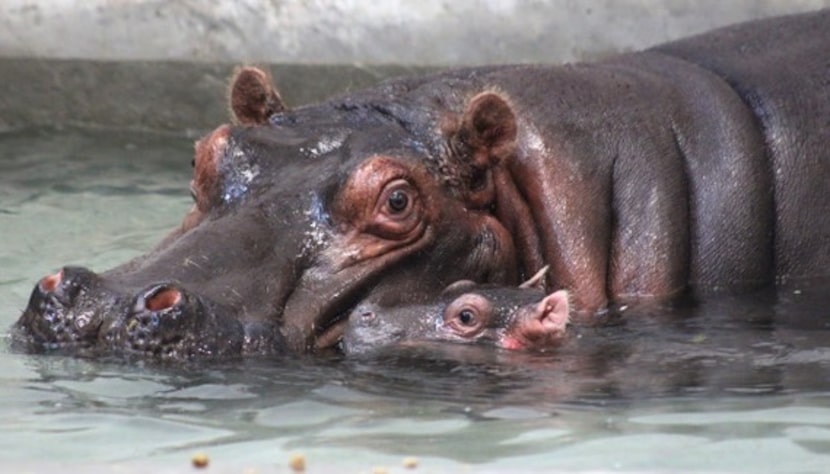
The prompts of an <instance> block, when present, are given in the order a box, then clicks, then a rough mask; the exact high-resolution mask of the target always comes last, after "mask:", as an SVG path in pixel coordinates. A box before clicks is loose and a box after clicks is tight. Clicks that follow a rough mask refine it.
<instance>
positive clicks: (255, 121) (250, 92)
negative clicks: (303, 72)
mask: <svg viewBox="0 0 830 474" xmlns="http://www.w3.org/2000/svg"><path fill="white" fill-rule="evenodd" d="M228 96H229V101H230V106H231V111H232V113H233V117H234V119H235V120H236V121H237V122H238V123H240V124H242V125H262V124H264V123H267V122H268V118H269V117H271V116H272V115H274V114H277V113H280V112H283V111H285V109H286V107H285V103H284V102H283V101H282V97H280V94H279V92H277V89H276V88H275V87H274V86H273V85H272V83H271V77H270V75H269V74H268V73H267V72H265V71H263V70H262V69H259V68H256V67H252V66H246V67H241V68H237V70H236V71H235V72H234V76H233V79H231V85H230V88H229V89H228Z"/></svg>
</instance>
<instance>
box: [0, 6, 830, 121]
mask: <svg viewBox="0 0 830 474" xmlns="http://www.w3.org/2000/svg"><path fill="white" fill-rule="evenodd" d="M827 6H830V0H765V1H749V0H737V1H732V2H722V1H716V0H616V1H611V0H596V1H573V0H553V1H547V2H545V1H531V0H475V1H473V0H471V1H454V2H449V1H439V0H422V1H414V0H413V1H406V0H388V1H383V2H369V1H356V0H328V1H324V0H316V1H313V0H282V1H280V0H270V1H269V0H219V1H207V0H179V1H169V0H39V1H36V0H5V1H3V2H2V3H0V85H1V86H0V87H2V88H3V89H2V91H3V92H2V93H0V128H12V127H20V126H27V125H61V124H82V125H94V126H111V127H119V128H121V127H125V128H144V129H158V130H196V131H198V130H200V129H204V128H210V127H212V126H215V125H216V124H217V123H220V122H223V121H225V120H226V119H227V112H226V106H225V103H224V89H225V83H226V80H227V77H228V75H229V74H230V72H231V70H232V67H233V65H234V64H239V63H257V64H263V65H268V66H269V67H270V68H271V69H272V71H273V72H274V75H275V77H276V80H277V82H278V85H279V87H280V89H281V90H282V92H283V94H284V96H285V98H286V100H287V101H288V102H289V103H290V104H294V105H297V104H302V103H307V102H312V101H316V100H320V99H322V98H324V97H326V96H328V95H331V94H333V93H335V92H339V91H342V90H348V89H356V88H360V87H365V86H366V85H369V84H372V83H374V82H376V81H378V80H380V79H384V78H387V77H391V76H395V75H400V74H408V73H414V72H421V71H423V70H432V69H435V68H440V67H447V66H452V65H477V64H491V63H515V62H545V63H562V62H570V61H580V60H590V59H595V58H598V57H602V56H605V55H608V54H612V53H615V52H621V51H631V50H637V49H642V48H645V47H648V46H650V45H653V44H657V43H660V42H663V41H667V40H671V39H676V38H680V37H683V36H688V35H691V34H695V33H700V32H703V31H706V30H708V29H711V28H714V27H718V26H722V25H726V24H730V23H736V22H740V21H745V20H749V19H754V18H761V17H767V16H774V15H779V14H785V13H795V12H802V11H809V10H814V9H819V8H822V7H827Z"/></svg>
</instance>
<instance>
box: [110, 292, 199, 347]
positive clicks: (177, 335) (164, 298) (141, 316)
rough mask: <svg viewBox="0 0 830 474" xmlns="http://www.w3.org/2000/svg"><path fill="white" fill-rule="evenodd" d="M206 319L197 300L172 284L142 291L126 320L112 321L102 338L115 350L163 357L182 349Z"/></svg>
mask: <svg viewBox="0 0 830 474" xmlns="http://www.w3.org/2000/svg"><path fill="white" fill-rule="evenodd" d="M202 318H203V315H202V304H201V302H200V300H199V298H198V297H196V296H193V295H191V294H189V293H187V292H186V291H185V290H184V289H182V288H179V287H177V286H176V285H174V284H171V283H163V284H156V285H152V286H150V287H149V288H147V289H145V290H143V291H140V292H139V293H138V294H137V295H136V296H135V297H134V301H133V302H132V304H131V305H130V307H129V311H128V313H127V314H126V316H125V317H123V318H118V319H114V320H112V321H110V324H109V325H108V326H107V327H106V328H105V329H104V330H103V331H102V334H101V337H102V340H103V341H104V342H105V344H106V345H108V346H110V347H111V348H112V349H113V350H114V351H116V352H120V351H126V352H138V353H145V354H152V355H159V356H164V355H168V354H169V353H171V352H174V351H177V350H180V349H181V347H180V346H181V344H182V342H183V341H184V340H185V339H186V338H187V337H188V335H189V334H192V333H193V332H194V331H195V330H197V327H196V326H197V323H198V321H199V320H200V319H202Z"/></svg>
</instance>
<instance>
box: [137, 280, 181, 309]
mask: <svg viewBox="0 0 830 474" xmlns="http://www.w3.org/2000/svg"><path fill="white" fill-rule="evenodd" d="M181 300H182V292H181V291H179V290H177V289H176V288H172V287H169V286H161V287H158V288H155V289H153V290H152V291H150V293H148V294H147V296H146V297H145V298H144V307H145V308H146V309H147V310H148V311H154V312H156V311H164V310H166V309H170V308H172V307H173V306H176V305H177V304H178V303H179V302H180V301H181Z"/></svg>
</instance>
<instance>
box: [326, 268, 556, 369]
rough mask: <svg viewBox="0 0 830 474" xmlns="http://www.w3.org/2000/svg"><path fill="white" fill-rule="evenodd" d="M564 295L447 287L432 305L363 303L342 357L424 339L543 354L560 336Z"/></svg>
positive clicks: (353, 317) (354, 317)
mask: <svg viewBox="0 0 830 474" xmlns="http://www.w3.org/2000/svg"><path fill="white" fill-rule="evenodd" d="M568 319H569V310H568V296H567V292H565V291H559V292H554V293H551V294H550V295H546V294H545V292H544V291H543V290H541V289H539V288H510V287H501V286H492V285H476V284H474V283H473V282H470V281H462V282H456V283H454V284H452V285H450V286H449V287H448V288H447V289H446V290H444V293H443V294H441V296H440V297H438V298H437V299H436V300H435V301H432V302H429V303H423V304H412V305H403V306H396V307H382V306H380V305H377V304H374V303H370V302H362V303H361V304H360V305H358V306H357V307H356V308H355V309H354V311H352V314H350V315H349V322H348V324H347V325H346V329H345V331H344V333H343V338H342V340H341V343H340V345H341V349H342V350H343V352H344V353H346V354H364V353H369V352H373V351H376V350H379V349H388V348H389V347H390V346H391V347H394V346H399V345H414V344H419V343H422V342H427V341H438V342H454V343H462V344H483V345H492V346H496V347H500V348H502V349H509V350H529V351H548V350H551V349H554V348H555V347H556V346H558V345H559V344H560V343H561V342H562V340H563V339H564V337H565V329H566V326H567V323H568Z"/></svg>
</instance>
